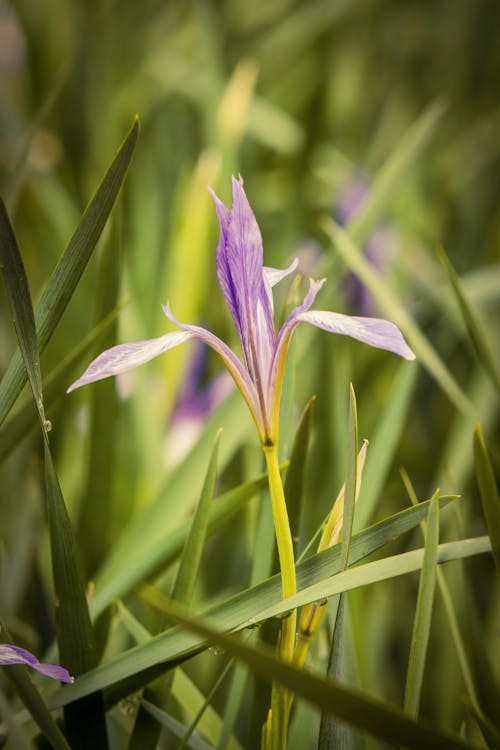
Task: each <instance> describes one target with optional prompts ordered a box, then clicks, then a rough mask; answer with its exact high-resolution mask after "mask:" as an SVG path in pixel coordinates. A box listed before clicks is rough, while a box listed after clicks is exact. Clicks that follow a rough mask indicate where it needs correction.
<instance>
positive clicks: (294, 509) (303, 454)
mask: <svg viewBox="0 0 500 750" xmlns="http://www.w3.org/2000/svg"><path fill="white" fill-rule="evenodd" d="M315 401H316V398H315V397H314V396H313V397H312V398H311V399H310V400H309V401H308V403H307V404H306V407H305V409H304V411H303V413H302V416H301V418H300V422H299V426H298V427H297V431H296V433H295V438H294V441H293V446H292V452H291V455H290V466H289V468H288V471H287V473H286V479H285V497H286V506H287V510H288V519H289V521H290V531H291V532H292V539H293V542H294V548H295V550H296V549H297V544H298V539H299V533H300V518H301V510H302V500H303V497H304V481H305V472H306V464H307V453H308V448H309V440H310V437H311V421H312V411H313V408H314V404H315Z"/></svg>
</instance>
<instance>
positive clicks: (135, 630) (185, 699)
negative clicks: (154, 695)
mask: <svg viewBox="0 0 500 750" xmlns="http://www.w3.org/2000/svg"><path fill="white" fill-rule="evenodd" d="M117 606H118V612H119V617H120V619H121V621H122V622H123V624H124V626H125V628H126V630H127V632H128V633H129V634H130V635H131V636H132V638H133V639H134V640H135V641H136V642H137V643H147V642H148V641H149V640H150V639H151V633H149V632H148V630H146V628H145V627H144V626H143V625H142V624H141V623H140V622H139V621H138V620H137V619H136V618H135V617H134V615H133V614H132V613H131V612H130V610H129V609H127V607H125V605H124V604H123V602H117ZM172 695H173V696H174V698H175V700H176V702H177V703H178V705H179V706H180V707H181V708H182V709H183V711H184V712H185V714H186V715H187V716H188V717H189V716H195V715H196V714H197V713H198V712H200V711H201V709H202V708H203V707H204V706H205V702H206V701H205V697H204V695H203V693H202V692H201V691H200V690H199V689H198V688H197V687H196V685H195V684H194V682H193V681H192V680H191V679H190V677H188V675H187V674H186V672H185V671H184V670H183V669H181V668H179V667H177V669H176V670H175V673H174V675H173V679H172ZM199 725H200V731H201V732H202V734H203V735H204V736H205V737H207V739H208V740H209V742H211V743H213V744H217V742H220V740H221V738H222V735H223V731H224V729H223V722H222V720H221V718H220V716H219V715H218V714H217V713H216V711H215V710H214V708H213V707H212V706H210V705H207V706H206V707H205V709H204V711H203V715H202V717H201V719H200V720H199ZM226 742H227V744H226V745H225V746H227V748H228V750H242V748H241V745H240V744H239V742H237V740H236V739H235V738H234V737H232V736H231V732H229V733H228V735H227V740H226Z"/></svg>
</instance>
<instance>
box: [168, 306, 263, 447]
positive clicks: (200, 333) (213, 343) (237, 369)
mask: <svg viewBox="0 0 500 750" xmlns="http://www.w3.org/2000/svg"><path fill="white" fill-rule="evenodd" d="M162 308H163V312H164V313H165V315H166V317H167V318H168V319H169V320H170V321H171V322H172V323H174V325H176V326H179V328H182V329H183V331H185V332H186V333H188V334H189V335H190V336H193V337H196V338H198V339H200V340H201V341H203V342H204V343H205V344H207V345H208V346H210V347H211V348H212V349H213V350H214V351H215V352H216V353H217V354H218V355H219V357H220V358H221V359H222V361H223V363H224V365H225V367H226V369H227V370H228V371H229V373H230V375H231V376H232V378H233V380H234V382H235V383H236V385H237V386H238V388H239V390H240V392H241V393H242V395H243V397H244V399H245V401H246V402H247V404H248V407H249V409H250V411H251V413H252V416H253V418H254V420H255V422H256V424H257V427H258V428H259V432H260V433H261V434H263V432H264V429H265V415H264V414H263V413H262V410H261V408H260V406H259V399H258V396H257V391H256V389H255V385H254V384H253V382H252V380H251V378H250V376H249V374H248V372H247V371H246V370H245V368H244V367H243V365H242V364H241V362H240V360H239V359H238V357H237V356H236V354H234V352H233V351H231V349H230V348H229V347H228V346H227V344H225V343H224V342H223V341H222V340H221V339H220V338H219V337H218V336H216V335H215V334H213V333H211V331H207V329H206V328H202V327H201V326H191V325H186V324H185V323H181V322H180V321H178V320H177V318H175V316H174V315H173V313H172V311H171V309H170V306H169V305H168V304H167V305H162Z"/></svg>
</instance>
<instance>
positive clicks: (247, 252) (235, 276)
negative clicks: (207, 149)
mask: <svg viewBox="0 0 500 750" xmlns="http://www.w3.org/2000/svg"><path fill="white" fill-rule="evenodd" d="M232 185H233V204H232V207H231V209H230V210H228V209H227V208H226V206H224V204H223V203H222V202H221V201H220V200H219V199H218V198H217V196H216V195H215V194H214V193H212V195H213V198H214V202H215V209H216V211H217V216H218V219H219V224H220V239H219V244H218V246H217V260H216V266H217V277H218V279H219V284H220V287H221V290H222V294H223V295H224V299H225V300H226V303H227V305H228V307H229V310H230V312H231V315H232V317H233V320H234V323H235V326H236V330H237V332H238V335H239V338H240V342H241V347H242V350H243V357H244V360H245V365H246V367H247V369H248V371H249V372H250V374H251V376H252V378H253V380H254V382H255V383H256V384H257V387H259V383H260V382H261V381H262V372H263V371H264V370H265V369H266V365H267V364H268V363H269V358H270V356H271V352H272V349H273V346H274V339H275V333H274V323H273V310H272V304H271V302H270V299H269V293H268V289H267V288H266V284H265V281H264V273H263V249H262V237H261V234H260V229H259V227H258V224H257V221H256V219H255V216H254V213H253V211H252V209H251V207H250V204H249V203H248V199H247V197H246V195H245V191H244V189H243V180H242V179H241V178H240V179H239V180H237V179H235V178H234V177H233V182H232Z"/></svg>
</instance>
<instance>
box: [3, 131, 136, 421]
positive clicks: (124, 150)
mask: <svg viewBox="0 0 500 750" xmlns="http://www.w3.org/2000/svg"><path fill="white" fill-rule="evenodd" d="M138 131H139V124H138V120H137V118H136V119H135V121H134V124H133V126H132V128H131V130H130V132H129V134H128V135H127V137H126V139H125V141H124V142H123V144H122V146H121V148H120V150H119V152H118V154H117V156H116V157H115V159H114V161H113V163H112V164H111V166H110V168H109V169H108V171H107V172H106V175H105V176H104V178H103V181H102V182H101V184H100V186H99V188H98V190H97V192H96V193H95V195H94V197H93V198H92V200H91V202H90V203H89V205H88V206H87V209H86V210H85V213H84V214H83V217H82V220H81V222H80V224H79V225H78V227H77V229H76V231H75V233H74V234H73V237H72V238H71V240H70V242H69V244H68V246H67V248H66V250H65V252H64V254H63V256H62V258H61V259H60V261H59V263H58V264H57V266H56V268H55V270H54V272H53V274H52V276H51V278H50V280H49V282H48V285H47V288H46V290H45V292H44V293H43V295H42V298H41V300H40V302H39V304H38V306H37V309H36V312H35V324H36V335H37V341H38V351H40V352H41V351H43V349H44V348H45V346H46V344H47V343H48V341H49V339H50V337H51V336H52V333H53V332H54V329H55V327H56V326H57V324H58V323H59V320H60V319H61V316H62V314H63V313H64V311H65V309H66V306H67V305H68V302H69V300H70V299H71V296H72V295H73V292H74V290H75V288H76V286H77V284H78V282H79V280H80V277H81V275H82V273H83V271H84V270H85V267H86V265H87V263H88V261H89V259H90V257H91V255H92V252H93V250H94V248H95V246H96V244H97V241H98V239H99V237H100V235H101V233H102V230H103V229H104V225H105V224H106V221H107V219H108V216H109V213H110V211H111V209H112V207H113V204H114V202H115V200H116V197H117V195H118V191H119V189H120V187H121V185H122V182H123V180H124V178H125V174H126V172H127V168H128V165H129V163H130V159H131V157H132V153H133V150H134V147H135V143H136V141H137V135H138ZM0 231H1V233H2V234H1V239H0V242H2V244H3V243H4V232H5V224H4V221H3V219H2V228H1V230H0ZM25 383H26V371H25V367H24V364H23V360H22V357H21V355H20V353H19V352H16V353H15V354H14V356H13V358H12V360H11V362H10V364H9V366H8V368H7V371H6V372H5V374H4V376H3V379H2V382H1V383H0V424H1V423H2V422H3V421H4V419H5V417H6V416H7V414H8V413H9V411H10V409H11V408H12V406H13V404H14V402H15V401H16V399H17V397H18V396H19V394H20V392H21V390H22V388H23V386H24V384H25Z"/></svg>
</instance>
